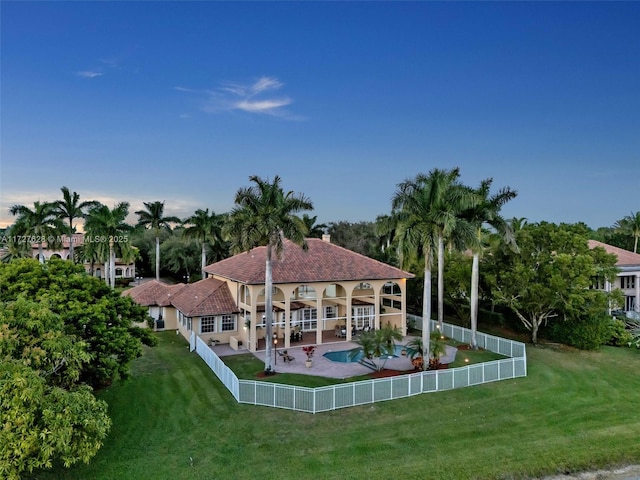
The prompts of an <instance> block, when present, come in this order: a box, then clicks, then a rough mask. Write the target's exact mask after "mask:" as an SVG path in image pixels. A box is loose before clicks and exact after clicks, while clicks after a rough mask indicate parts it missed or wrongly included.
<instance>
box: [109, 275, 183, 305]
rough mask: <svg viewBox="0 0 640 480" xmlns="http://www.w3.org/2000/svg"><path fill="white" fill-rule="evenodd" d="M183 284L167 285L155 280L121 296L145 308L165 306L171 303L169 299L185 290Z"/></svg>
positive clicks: (131, 289) (126, 291)
mask: <svg viewBox="0 0 640 480" xmlns="http://www.w3.org/2000/svg"><path fill="white" fill-rule="evenodd" d="M185 287H186V285H185V284H184V283H179V284H177V285H168V284H166V283H163V282H159V281H157V280H149V281H148V282H144V283H142V284H140V285H136V286H135V287H133V288H130V289H128V290H125V291H124V292H122V295H123V296H127V297H131V298H132V299H133V301H134V302H136V303H137V304H139V305H144V306H145V307H151V306H154V305H157V306H161V307H163V306H167V305H169V304H170V303H171V297H172V296H173V295H175V294H176V293H177V292H179V291H180V290H182V289H183V288H185Z"/></svg>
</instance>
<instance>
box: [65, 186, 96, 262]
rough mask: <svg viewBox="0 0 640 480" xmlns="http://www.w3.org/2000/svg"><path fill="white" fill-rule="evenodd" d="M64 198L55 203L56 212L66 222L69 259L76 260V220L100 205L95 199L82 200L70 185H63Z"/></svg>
mask: <svg viewBox="0 0 640 480" xmlns="http://www.w3.org/2000/svg"><path fill="white" fill-rule="evenodd" d="M60 190H61V191H62V200H58V201H56V202H55V203H54V205H55V213H56V215H57V216H58V218H59V219H60V220H62V221H64V222H65V223H66V226H65V232H66V234H67V235H68V237H69V259H70V260H71V261H75V257H74V246H75V245H74V237H73V234H74V233H76V227H75V225H74V224H73V222H74V220H77V219H81V218H82V219H84V218H85V217H86V213H87V211H88V209H89V208H91V207H96V206H98V204H99V203H98V202H96V201H94V200H90V201H85V202H81V201H80V195H79V194H78V193H77V192H71V191H70V190H69V188H68V187H62V188H61V189H60Z"/></svg>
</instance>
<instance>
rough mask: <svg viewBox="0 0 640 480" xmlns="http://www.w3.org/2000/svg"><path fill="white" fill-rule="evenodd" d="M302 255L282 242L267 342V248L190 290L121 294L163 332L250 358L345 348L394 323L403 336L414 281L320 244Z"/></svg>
mask: <svg viewBox="0 0 640 480" xmlns="http://www.w3.org/2000/svg"><path fill="white" fill-rule="evenodd" d="M307 246H308V248H307V250H303V249H302V248H301V247H299V246H297V245H295V244H294V243H292V242H290V241H288V240H286V241H285V244H284V251H283V253H282V255H281V257H280V258H277V257H275V256H274V258H273V260H272V278H273V292H272V293H273V294H272V298H273V338H270V339H266V338H265V330H266V329H265V326H266V325H265V318H266V315H265V287H264V283H265V263H266V247H257V248H254V249H252V250H250V251H249V252H246V253H241V254H238V255H235V256H233V257H230V258H227V259H225V260H222V261H220V262H217V263H214V264H212V265H209V266H207V267H206V268H205V272H206V275H207V277H206V278H205V279H203V280H200V281H199V282H196V283H193V284H188V285H184V284H179V285H166V284H164V283H160V282H156V281H155V280H153V281H150V282H146V283H143V284H142V285H139V286H136V287H134V288H132V289H130V290H127V291H125V292H124V295H129V296H131V297H132V298H133V299H134V300H135V301H136V302H137V303H139V304H141V305H145V306H148V307H149V313H150V315H151V316H152V317H154V318H155V319H156V320H157V321H158V322H157V325H159V326H160V327H163V328H166V329H176V330H177V331H178V332H180V333H181V334H182V335H184V336H185V337H186V338H189V337H190V336H191V334H192V333H194V334H195V335H198V336H200V337H201V338H202V339H203V340H205V341H207V340H211V341H215V342H220V343H228V344H230V345H231V346H232V347H233V348H236V349H238V348H241V347H242V348H247V349H248V350H250V351H256V350H261V349H264V348H265V342H267V341H269V342H273V343H274V344H276V345H277V346H282V347H285V348H288V347H290V346H294V345H302V344H322V343H327V342H340V341H348V340H350V339H351V338H352V335H353V334H355V333H356V332H358V331H362V330H369V329H377V328H380V327H381V326H382V325H386V324H387V323H391V324H392V325H394V326H396V327H398V328H400V329H401V331H402V333H403V334H406V327H407V325H406V287H407V286H406V281H407V279H409V278H413V277H414V275H413V274H411V273H408V272H405V271H403V270H400V269H398V268H395V267H392V266H390V265H387V264H384V263H382V262H379V261H377V260H373V259H371V258H368V257H365V256H363V255H360V254H358V253H355V252H352V251H350V250H347V249H345V248H342V247H339V246H337V245H334V244H332V243H331V242H330V238H329V236H328V235H325V236H324V238H323V239H307Z"/></svg>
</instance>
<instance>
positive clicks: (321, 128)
mask: <svg viewBox="0 0 640 480" xmlns="http://www.w3.org/2000/svg"><path fill="white" fill-rule="evenodd" d="M0 15H1V23H2V24H1V42H2V43H1V71H0V80H1V95H2V96H1V98H0V101H1V104H0V107H1V125H0V140H1V151H0V154H1V158H0V226H6V225H7V224H10V223H12V222H13V221H14V219H15V218H14V217H12V216H11V215H10V214H9V212H8V209H9V207H10V206H11V205H14V204H24V205H28V206H30V207H32V206H33V202H34V201H36V200H40V201H52V200H57V199H58V198H60V197H61V193H60V187H62V186H67V187H69V188H70V189H71V190H72V191H77V192H78V193H79V194H80V195H81V199H82V200H93V199H97V200H100V201H102V202H103V203H105V204H107V205H109V206H111V207H112V206H113V205H114V204H115V203H116V202H118V201H128V202H130V203H131V211H132V212H133V211H135V210H137V209H140V208H141V207H142V202H150V201H155V200H161V201H165V202H166V213H167V214H169V215H177V216H179V217H186V216H189V215H191V214H192V213H193V212H194V210H196V209H197V208H209V209H210V210H214V211H215V212H216V213H223V212H226V211H229V210H230V209H231V208H232V206H233V197H234V194H235V192H236V191H237V190H238V188H239V187H242V186H247V185H249V180H248V178H249V176H250V175H259V176H261V177H263V178H270V179H272V178H273V177H274V176H275V175H280V176H281V177H282V184H283V187H284V188H285V189H286V190H293V191H295V192H301V193H304V194H306V195H307V196H308V197H310V198H311V200H312V201H313V203H314V206H315V210H314V212H313V213H312V214H313V215H318V221H319V222H323V223H329V222H334V221H340V220H346V221H350V222H357V221H373V220H375V218H376V216H378V215H381V214H387V213H389V211H390V199H391V197H392V195H393V193H394V191H395V189H396V186H397V184H398V183H399V182H401V181H403V180H405V179H407V178H410V177H414V176H415V175H416V174H418V173H427V172H428V171H429V170H431V169H433V168H446V169H448V168H452V167H454V166H458V167H460V171H461V174H462V181H463V182H464V183H465V184H468V185H471V186H475V185H478V184H479V182H480V181H481V180H482V179H483V178H487V177H493V179H494V189H496V190H497V189H498V188H499V187H502V186H510V187H511V188H513V189H516V190H517V191H518V192H519V195H518V197H517V198H516V199H515V200H513V201H512V202H511V203H509V204H508V205H507V206H506V207H505V208H504V209H503V213H504V215H505V216H506V217H514V216H515V217H525V218H527V219H528V220H529V221H530V222H537V221H542V220H547V221H551V222H569V223H573V222H578V221H583V222H585V223H587V224H588V225H589V226H591V227H593V228H597V227H600V226H611V225H612V224H613V223H614V222H615V221H616V220H618V219H620V218H622V217H624V216H625V215H629V214H630V213H631V211H638V210H640V194H639V193H640V187H639V185H640V2H602V3H600V2H566V3H560V2H505V3H503V2H406V3H405V2H318V3H316V2H283V3H276V2H258V3H254V2H233V3H226V2H207V1H196V2H169V1H160V2H152V1H146V2H129V1H124V2H28V1H25V2H6V1H3V2H1V3H0ZM131 220H132V221H135V216H132V217H131Z"/></svg>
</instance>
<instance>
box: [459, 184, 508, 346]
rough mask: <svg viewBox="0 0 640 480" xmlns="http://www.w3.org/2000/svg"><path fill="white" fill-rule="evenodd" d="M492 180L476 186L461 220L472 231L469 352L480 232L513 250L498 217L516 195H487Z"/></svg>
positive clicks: (503, 222) (474, 324) (473, 342)
mask: <svg viewBox="0 0 640 480" xmlns="http://www.w3.org/2000/svg"><path fill="white" fill-rule="evenodd" d="M492 183H493V179H492V178H487V179H485V180H483V181H482V182H481V183H480V186H479V187H478V188H477V189H476V190H475V194H476V195H477V199H476V202H475V204H474V205H473V207H472V208H470V209H468V210H466V211H465V212H464V213H463V216H464V218H465V219H466V220H467V221H469V222H470V223H471V226H472V227H473V229H474V239H473V242H471V244H470V245H469V247H470V248H471V252H472V253H473V261H472V266H471V299H470V318H471V342H470V346H471V348H473V349H477V348H478V339H477V331H478V290H479V280H480V255H481V254H482V252H483V250H484V247H485V242H483V237H484V236H485V235H484V228H485V227H490V228H491V229H493V231H494V232H495V233H496V234H497V235H498V236H499V237H498V238H500V239H502V240H503V241H504V242H505V243H506V244H508V245H510V246H511V247H512V248H514V249H515V248H517V246H516V243H515V239H514V236H513V232H512V230H511V227H510V225H509V223H508V222H507V221H506V220H505V219H504V218H503V217H502V216H501V215H500V210H501V209H502V207H503V206H504V205H505V204H506V203H507V202H508V201H510V200H512V199H514V198H515V197H516V196H517V195H518V193H517V192H516V191H515V190H511V188H509V187H504V188H501V189H500V190H499V191H498V192H497V193H494V194H491V184H492Z"/></svg>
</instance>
